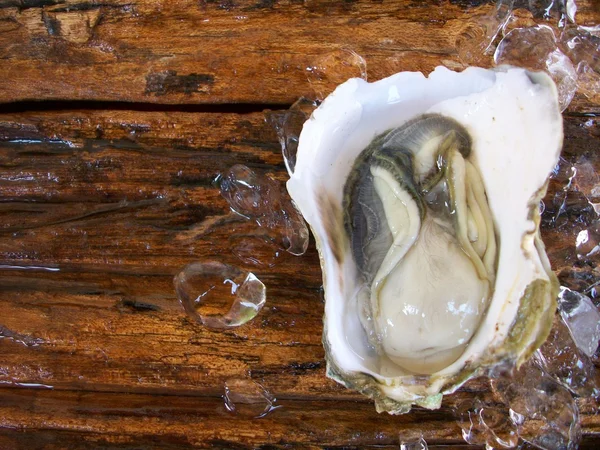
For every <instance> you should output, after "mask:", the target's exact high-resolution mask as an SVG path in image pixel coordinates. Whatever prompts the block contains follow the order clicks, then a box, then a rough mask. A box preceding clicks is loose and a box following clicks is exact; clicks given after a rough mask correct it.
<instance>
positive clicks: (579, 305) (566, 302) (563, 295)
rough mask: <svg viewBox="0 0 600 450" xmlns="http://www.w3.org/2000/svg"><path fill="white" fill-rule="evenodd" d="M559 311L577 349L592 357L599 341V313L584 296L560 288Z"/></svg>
mask: <svg viewBox="0 0 600 450" xmlns="http://www.w3.org/2000/svg"><path fill="white" fill-rule="evenodd" d="M559 311H560V314H561V317H562V318H563V320H564V323H565V325H566V326H567V327H568V329H569V332H570V333H571V336H572V337H573V340H574V342H575V344H576V345H577V348H578V349H579V350H581V351H582V352H583V353H584V354H585V355H587V356H589V357H592V356H593V355H594V354H595V353H596V350H597V349H598V342H599V341H600V311H598V308H597V307H596V305H594V303H593V302H592V301H591V300H590V299H589V297H587V296H586V295H583V294H580V293H579V292H575V291H572V290H571V289H567V288H565V287H561V289H560V294H559Z"/></svg>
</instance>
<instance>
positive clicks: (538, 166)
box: [287, 67, 563, 414]
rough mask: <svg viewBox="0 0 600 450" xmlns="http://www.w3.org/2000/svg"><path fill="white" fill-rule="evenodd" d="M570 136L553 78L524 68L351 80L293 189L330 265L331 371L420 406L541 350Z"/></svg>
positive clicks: (385, 403) (322, 124) (305, 153)
mask: <svg viewBox="0 0 600 450" xmlns="http://www.w3.org/2000/svg"><path fill="white" fill-rule="evenodd" d="M562 137H563V134H562V117H561V115H560V110H559V107H558V101H557V93H556V88H555V86H554V84H553V82H552V80H551V79H550V78H549V77H548V76H547V75H545V74H543V73H531V72H528V71H525V70H522V69H517V68H501V69H499V70H494V71H492V70H484V69H478V68H469V69H467V70H465V71H463V72H461V73H456V72H452V71H450V70H448V69H446V68H443V67H438V68H437V69H436V70H435V71H434V72H432V73H431V74H430V75H429V77H425V76H423V75H422V74H420V73H399V74H396V75H393V76H391V77H389V78H386V79H383V80H380V81H377V82H375V83H367V82H365V81H363V80H361V79H351V80H348V81H347V82H346V83H344V84H342V85H340V86H339V87H338V88H337V89H336V90H335V91H334V92H333V93H332V94H331V95H330V96H329V97H328V98H327V99H326V100H325V101H324V102H323V104H322V105H321V106H320V107H319V108H318V109H317V110H315V111H314V112H313V115H312V116H311V118H310V119H309V120H308V121H307V122H306V123H305V125H304V128H303V130H302V133H301V135H300V143H299V147H298V154H297V161H296V166H295V169H294V172H293V173H290V180H289V181H288V183H287V188H288V191H289V193H290V195H291V197H292V199H293V200H294V201H295V203H296V205H297V206H298V208H299V209H300V211H301V212H302V214H303V215H304V217H305V218H306V220H307V221H308V223H309V224H310V226H311V227H312V230H313V233H314V236H315V239H316V242H317V248H318V250H319V254H320V258H321V268H322V271H323V284H324V287H325V297H326V305H325V318H324V333H323V343H324V346H325V350H326V358H327V364H328V376H330V377H331V378H333V379H335V380H337V381H338V382H340V383H342V384H344V385H345V386H347V387H349V388H352V389H356V390H358V391H360V392H362V393H364V394H365V395H367V396H369V397H371V398H372V399H374V400H375V403H376V407H377V410H378V411H388V412H390V413H396V414H397V413H404V412H407V411H409V410H410V408H411V405H414V404H416V405H420V406H424V407H426V408H437V407H439V406H440V403H441V400H442V394H444V393H450V392H453V391H454V390H456V389H457V388H458V387H459V386H460V385H461V384H462V383H464V382H465V381H467V380H468V379H469V378H471V377H473V376H476V375H478V374H481V373H484V372H485V371H486V370H488V369H491V368H493V367H495V366H497V365H499V364H509V365H517V366H518V365H520V364H521V363H522V362H524V361H525V360H526V359H527V358H528V357H529V356H530V355H531V354H532V353H533V352H534V351H535V349H537V348H538V347H539V346H540V345H541V343H542V342H543V341H544V340H545V339H546V337H547V335H548V333H549V330H550V327H551V324H552V318H553V316H554V313H555V310H556V301H555V298H556V293H557V288H558V283H557V281H556V278H555V276H554V275H553V273H552V272H551V270H550V265H549V262H548V259H547V257H546V254H545V250H544V246H543V243H542V242H541V240H540V237H539V218H540V217H539V210H538V206H539V202H540V199H541V198H542V197H543V195H544V193H545V190H546V185H547V177H548V175H549V173H550V172H551V170H552V169H553V167H554V166H555V164H556V162H557V159H558V156H559V153H560V149H561V145H562Z"/></svg>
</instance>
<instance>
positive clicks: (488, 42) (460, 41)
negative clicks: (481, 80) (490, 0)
mask: <svg viewBox="0 0 600 450" xmlns="http://www.w3.org/2000/svg"><path fill="white" fill-rule="evenodd" d="M513 3H514V0H498V2H497V3H496V9H495V10H494V12H493V13H492V14H480V15H475V16H473V17H472V19H471V20H469V22H467V23H466V24H465V26H464V27H463V29H462V30H461V31H460V33H459V34H458V36H457V38H456V44H455V45H456V50H457V52H458V57H459V58H460V60H461V61H462V62H463V63H464V64H466V65H473V66H482V67H489V66H491V63H492V54H493V53H494V42H495V40H496V37H497V36H498V34H499V33H500V30H502V28H503V27H504V25H505V24H506V23H507V22H508V20H509V18H510V17H511V11H512V7H513Z"/></svg>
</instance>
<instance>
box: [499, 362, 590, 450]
mask: <svg viewBox="0 0 600 450" xmlns="http://www.w3.org/2000/svg"><path fill="white" fill-rule="evenodd" d="M491 382H492V390H493V391H494V393H495V394H496V395H497V396H498V397H499V398H501V399H502V401H503V402H504V403H505V404H506V405H508V406H509V408H510V417H511V420H512V421H513V423H514V424H515V425H516V426H517V431H518V434H519V437H520V438H521V439H523V440H524V441H526V442H528V443H530V444H532V445H535V446H538V447H539V448H543V449H548V450H562V449H566V448H577V445H578V444H579V441H580V440H581V425H580V423H579V409H578V407H577V403H576V402H575V400H574V399H573V396H572V395H571V393H570V392H569V391H568V390H567V389H566V388H565V387H563V386H562V385H561V384H559V383H557V382H556V381H555V380H554V379H552V378H551V377H550V376H549V375H548V374H546V373H544V372H543V371H542V370H541V369H540V368H539V367H538V366H537V365H536V364H534V363H533V362H532V361H528V362H527V363H525V364H523V365H522V366H521V368H520V369H519V370H518V371H515V373H514V375H513V376H512V377H506V378H505V377H498V378H494V379H492V380H491Z"/></svg>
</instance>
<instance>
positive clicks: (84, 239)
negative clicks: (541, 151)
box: [0, 0, 600, 450]
mask: <svg viewBox="0 0 600 450" xmlns="http://www.w3.org/2000/svg"><path fill="white" fill-rule="evenodd" d="M479 3H481V5H478V4H479ZM578 5H579V13H578V18H579V19H580V21H581V22H585V23H592V22H594V21H595V22H600V8H599V7H598V3H597V2H594V1H593V0H588V1H579V2H578ZM489 8H490V5H489V4H487V3H486V2H477V1H442V0H440V1H435V2H411V1H397V2H371V1H368V2H367V1H364V2H363V1H358V2H357V1H340V2H337V1H310V0H309V1H305V2H300V1H289V2H277V1H265V0H262V1H258V0H257V1H254V2H248V1H235V2H233V1H228V0H223V1H220V2H219V1H193V2H192V1H189V2H185V1H171V2H166V1H165V2H152V1H129V2H125V1H121V0H114V1H111V2H107V1H96V2H84V1H77V0H67V1H50V0H48V1H45V0H20V1H16V0H15V1H11V0H9V1H6V0H0V55H1V58H2V62H1V63H0V80H1V81H0V102H2V103H3V104H0V111H1V112H0V217H1V218H2V220H1V222H0V336H3V337H4V338H3V339H0V449H1V450H4V449H9V450H10V449H66V448H68V449H80V448H81V449H83V448H102V449H134V448H135V449H187V448H203V447H206V448H208V447H216V448H240V449H246V448H289V447H292V448H321V447H327V448H363V447H365V446H377V447H378V448H381V447H383V448H397V446H398V441H399V435H403V434H405V435H406V434H410V433H412V432H414V431H417V430H420V431H422V432H423V435H424V437H425V439H426V440H427V441H428V443H429V445H430V448H440V449H441V448H453V449H459V448H471V447H467V446H466V445H465V444H464V441H463V440H462V437H461V434H460V429H459V428H458V426H457V425H456V424H455V422H454V419H453V416H452V407H453V406H454V405H456V404H458V403H459V402H460V401H462V400H465V399H467V398H469V397H472V396H474V395H486V385H485V384H483V383H481V382H480V381H477V380H476V381H473V382H471V383H469V384H468V385H467V386H465V387H464V388H463V389H461V391H460V392H458V393H456V394H455V395H452V396H449V397H447V398H446V400H445V401H444V403H443V406H442V408H441V409H440V410H438V411H424V410H420V409H417V410H415V411H413V412H412V413H410V414H408V415H404V416H397V417H393V416H389V415H387V414H381V415H379V414H377V413H376V412H375V410H374V407H373V405H372V403H371V402H369V401H368V400H365V399H363V398H362V397H361V396H359V395H357V394H355V393H353V392H351V391H348V390H345V389H343V388H341V387H340V386H339V385H337V384H336V383H334V382H332V381H331V380H329V379H327V378H326V377H325V365H324V360H323V348H322V346H321V331H322V325H321V317H322V313H323V304H322V300H321V292H320V286H321V272H320V268H319V264H318V257H317V253H316V250H315V248H314V242H313V241H311V245H310V247H309V250H308V252H307V254H306V255H304V256H302V257H293V256H291V255H288V254H284V255H282V256H281V257H280V258H279V261H278V262H277V264H276V265H275V266H274V267H272V268H255V267H250V266H244V265H243V263H242V262H241V261H239V260H238V259H237V258H236V257H235V256H234V255H232V254H231V238H232V236H239V235H243V234H244V233H248V232H250V231H251V230H249V227H248V224H244V223H243V222H240V221H239V220H238V219H236V217H235V216H233V215H232V214H231V213H230V212H229V208H228V205H227V204H226V202H225V201H224V200H223V199H222V198H221V196H220V195H219V192H218V190H217V189H215V188H214V187H213V186H212V180H213V179H214V177H215V176H216V175H217V174H218V173H220V172H224V171H225V170H227V168H229V167H230V166H231V165H233V164H236V163H242V164H246V165H248V166H249V167H251V168H253V169H256V170H258V171H260V172H270V173H272V174H274V175H275V177H276V178H278V179H279V180H284V179H285V170H284V166H283V161H282V158H281V153H280V147H279V144H278V142H277V137H276V135H275V133H274V131H273V130H271V129H270V128H269V126H268V125H266V124H265V122H264V114H263V112H262V110H263V109H264V108H265V107H267V106H268V107H270V108H272V109H275V108H285V107H287V106H289V104H291V103H292V102H293V101H294V100H295V99H297V98H298V97H299V96H301V95H306V94H311V93H312V90H313V87H312V86H311V85H310V83H308V81H307V79H306V72H307V71H306V68H307V67H315V66H318V65H319V64H320V63H321V62H322V61H325V60H326V58H325V59H324V57H323V55H327V54H330V53H331V52H335V51H336V49H338V50H339V49H347V48H351V49H353V50H354V51H356V52H358V53H359V54H361V55H362V56H364V57H365V59H366V62H367V66H368V70H369V76H370V79H371V80H375V79H378V78H381V77H383V76H386V75H389V74H391V73H393V72H395V71H398V70H424V71H429V70H431V69H432V68H433V67H435V66H436V65H438V64H446V65H447V66H449V67H451V68H459V67H461V65H460V63H459V62H458V60H457V57H456V54H455V50H454V45H453V43H454V38H455V36H456V33H457V32H458V30H460V27H461V26H462V24H463V23H464V21H465V20H467V19H468V18H469V17H471V16H472V15H473V14H477V13H481V12H485V11H488V10H489ZM338 76H339V74H337V75H336V73H335V71H331V72H327V71H326V77H325V78H327V79H326V80H325V81H326V82H335V81H336V77H338ZM32 100H45V101H44V102H41V103H37V102H32ZM50 100H52V101H50ZM123 102H130V103H123ZM239 102H243V104H239ZM597 112H600V111H599V105H595V104H593V103H590V102H589V101H588V100H587V99H585V98H584V97H582V96H578V97H577V99H576V101H575V102H574V103H573V105H572V106H571V108H570V109H569V111H568V113H567V114H566V115H565V131H566V140H565V152H564V156H565V158H566V161H571V162H577V161H580V158H582V157H585V158H587V159H586V161H588V160H589V161H590V163H591V164H592V165H593V166H594V167H595V168H596V169H598V170H600V160H599V159H598V158H597V157H596V156H595V154H594V152H595V151H597V150H598V148H599V144H600V125H599V123H598V121H597V119H596V117H595V113H597ZM561 189H562V185H560V184H559V183H558V181H557V182H555V183H554V184H553V185H552V186H551V192H550V194H549V197H547V199H546V206H547V211H546V213H545V216H544V217H545V221H544V237H545V241H546V243H547V246H548V249H549V255H550V257H551V259H552V262H553V264H554V267H555V270H556V272H557V273H558V274H559V276H560V277H561V281H562V282H563V284H566V285H569V286H571V287H574V288H585V287H586V286H589V285H590V284H592V283H593V282H595V281H597V280H598V279H599V277H600V275H599V274H598V271H597V268H596V267H595V265H594V264H592V263H590V264H578V263H577V258H576V255H575V248H574V242H575V237H576V235H577V233H578V232H579V231H580V230H581V229H583V228H585V227H587V226H588V225H592V222H593V220H595V217H594V216H593V215H592V214H591V213H590V211H589V208H588V209H586V205H587V203H586V202H585V199H582V196H581V195H580V193H577V192H570V193H569V194H568V196H567V197H568V198H567V200H568V201H567V203H566V204H567V209H566V213H565V214H566V216H568V217H570V218H571V219H573V220H572V221H570V222H568V224H567V226H566V228H565V226H562V225H561V226H557V224H556V223H553V222H552V220H550V219H551V218H552V217H554V216H555V215H556V214H555V213H556V211H557V208H558V207H559V206H560V204H559V203H560V198H558V197H556V195H555V194H556V193H557V192H559V191H560V190H561ZM559 194H560V192H559ZM553 214H554V215H553ZM565 214H563V215H562V216H561V219H562V218H564V217H565ZM574 219H578V220H574ZM208 259H216V260H219V261H224V262H227V263H231V264H235V265H240V266H242V267H245V268H246V269H251V270H253V271H254V272H255V273H256V274H257V276H259V278H260V279H261V280H263V281H264V282H265V284H266V285H267V295H268V298H267V305H266V306H265V308H264V309H263V311H262V312H261V313H260V314H259V316H258V317H257V318H256V319H255V320H254V321H252V322H250V323H249V324H247V325H245V326H243V327H240V328H238V329H234V330H229V331H225V332H213V331H210V330H207V329H205V328H203V327H202V326H200V325H198V324H195V323H194V322H192V321H191V320H189V319H188V318H187V317H186V316H185V314H184V312H183V309H182V307H181V305H180V304H179V303H178V301H177V298H176V296H175V291H174V288H173V276H174V275H175V274H176V273H177V272H178V271H179V270H180V269H181V268H182V267H183V266H184V265H185V264H187V263H190V262H193V261H201V260H208ZM239 376H242V377H250V378H252V379H253V380H256V381H258V382H260V383H262V384H263V385H264V386H265V387H267V388H268V389H269V390H270V391H271V392H272V393H273V394H274V395H275V396H276V397H277V399H278V404H280V405H282V408H280V409H277V410H275V411H274V412H273V413H271V414H270V415H268V416H267V417H265V418H262V419H254V420H252V419H248V418H244V417H239V416H234V415H231V414H230V413H228V412H227V411H226V409H225V407H224V405H223V401H222V398H221V395H222V393H223V383H224V381H225V380H226V379H228V378H230V377H239ZM581 409H582V423H583V429H584V439H583V443H582V446H581V448H596V446H597V445H598V444H599V443H600V418H598V416H597V415H596V413H597V409H596V406H595V405H593V404H591V403H589V402H582V404H581Z"/></svg>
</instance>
